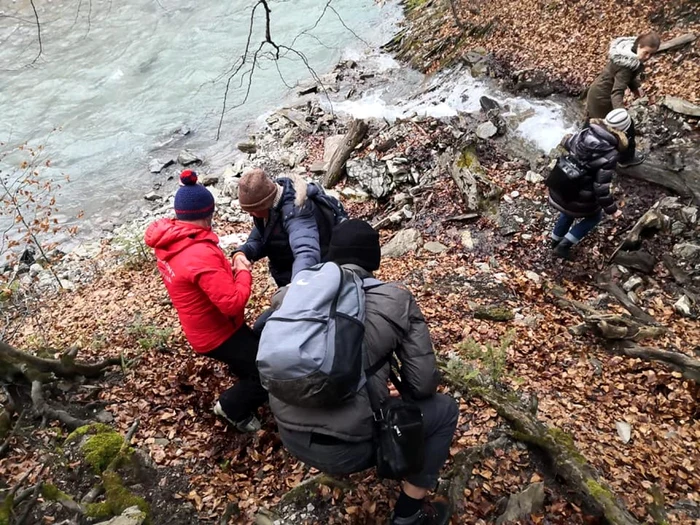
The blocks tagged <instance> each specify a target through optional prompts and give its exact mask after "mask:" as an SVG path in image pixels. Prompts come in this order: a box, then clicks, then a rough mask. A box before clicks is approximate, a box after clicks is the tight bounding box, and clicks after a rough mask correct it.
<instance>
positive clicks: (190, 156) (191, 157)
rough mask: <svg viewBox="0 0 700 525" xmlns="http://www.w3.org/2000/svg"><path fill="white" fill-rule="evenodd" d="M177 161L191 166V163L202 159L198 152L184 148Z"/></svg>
mask: <svg viewBox="0 0 700 525" xmlns="http://www.w3.org/2000/svg"><path fill="white" fill-rule="evenodd" d="M177 162H178V164H180V165H182V166H189V165H191V164H197V163H199V162H202V159H201V158H199V156H197V154H196V153H193V152H192V151H190V150H188V149H183V150H182V151H181V152H180V154H179V155H178V156H177Z"/></svg>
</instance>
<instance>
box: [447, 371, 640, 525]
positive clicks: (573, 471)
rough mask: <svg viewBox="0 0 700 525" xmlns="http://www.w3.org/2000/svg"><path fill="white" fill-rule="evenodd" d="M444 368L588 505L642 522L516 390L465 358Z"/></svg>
mask: <svg viewBox="0 0 700 525" xmlns="http://www.w3.org/2000/svg"><path fill="white" fill-rule="evenodd" d="M441 368H442V370H443V372H444V373H445V378H446V380H447V382H448V383H449V384H451V385H452V386H453V387H454V388H456V389H458V390H459V391H461V392H469V393H470V394H472V395H474V396H476V397H479V398H480V399H482V400H483V401H485V402H487V403H488V404H489V405H491V406H492V407H493V408H494V409H495V410H496V411H497V412H498V414H499V415H500V416H501V417H502V418H504V419H505V420H506V421H507V422H508V423H509V425H510V426H511V428H512V429H513V431H512V436H513V437H514V438H515V439H517V440H518V441H522V442H523V443H526V444H528V445H530V446H531V447H533V448H535V449H537V450H540V451H541V452H543V453H544V454H546V455H547V456H548V458H549V459H550V460H551V463H552V466H553V468H554V470H555V472H556V474H557V475H558V476H559V477H560V478H561V479H562V480H564V481H565V482H566V484H567V486H568V487H569V488H570V489H571V490H572V491H573V492H575V493H576V494H578V495H579V496H580V497H581V498H582V499H583V500H584V501H585V502H586V503H587V504H588V505H590V506H591V507H592V508H593V509H595V510H596V511H598V512H600V513H601V514H603V516H605V519H606V520H607V521H608V523H610V524H612V525H639V523H640V522H639V521H638V520H637V519H636V518H635V517H634V516H633V515H632V514H630V512H629V511H628V510H627V509H626V508H625V506H624V504H623V503H622V501H621V500H620V499H619V498H618V497H617V496H616V495H615V493H614V492H613V491H612V489H611V488H610V487H609V486H608V485H607V483H605V481H604V480H603V479H602V478H601V476H600V474H598V472H597V471H596V470H595V468H593V467H592V466H591V465H590V464H589V463H588V461H587V460H586V458H585V457H584V456H583V455H582V454H581V452H579V450H578V449H577V448H576V445H575V444H574V440H573V438H572V437H571V436H570V435H569V434H567V433H566V432H563V431H562V430H559V429H558V428H556V427H550V426H548V425H546V424H544V423H542V422H541V421H539V420H538V419H537V416H536V415H534V414H533V413H532V411H531V410H530V409H529V408H528V407H527V406H526V405H525V404H523V403H522V402H521V401H520V400H519V399H517V397H514V396H513V393H512V392H507V391H504V390H503V389H501V388H494V387H493V386H492V385H490V384H489V381H488V379H487V378H485V377H484V376H482V375H481V374H479V373H478V372H476V371H475V370H473V369H471V368H470V367H468V366H467V365H465V364H464V363H463V362H461V361H459V360H456V359H453V360H450V361H449V362H448V363H447V364H446V365H443V366H441Z"/></svg>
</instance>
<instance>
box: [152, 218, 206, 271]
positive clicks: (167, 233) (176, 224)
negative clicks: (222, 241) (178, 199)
mask: <svg viewBox="0 0 700 525" xmlns="http://www.w3.org/2000/svg"><path fill="white" fill-rule="evenodd" d="M144 241H145V242H146V245H147V246H149V247H151V248H153V249H154V250H155V252H156V257H157V258H158V259H162V260H165V261H167V260H168V259H170V258H171V257H173V256H174V255H177V254H178V253H180V252H181V251H182V250H184V249H185V248H188V247H189V246H192V245H193V244H197V243H200V242H211V243H213V244H215V245H216V244H219V238H218V237H217V236H216V234H215V233H214V232H213V231H211V229H207V228H202V227H201V226H198V225H196V224H192V223H189V222H184V221H178V220H177V219H159V220H157V221H155V222H154V223H152V224H151V225H150V226H149V227H148V228H147V229H146V233H145V235H144Z"/></svg>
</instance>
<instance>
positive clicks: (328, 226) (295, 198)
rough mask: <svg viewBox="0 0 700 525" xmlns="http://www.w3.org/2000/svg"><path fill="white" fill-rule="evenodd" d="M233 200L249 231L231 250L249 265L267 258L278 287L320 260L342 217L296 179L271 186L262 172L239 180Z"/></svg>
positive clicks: (284, 179) (316, 188)
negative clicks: (244, 215) (248, 219)
mask: <svg viewBox="0 0 700 525" xmlns="http://www.w3.org/2000/svg"><path fill="white" fill-rule="evenodd" d="M238 198H239V202H240V205H241V209H242V210H243V211H245V212H247V213H249V214H250V215H252V216H253V223H254V226H253V230H252V232H251V233H250V236H249V237H248V240H247V241H246V242H245V244H243V245H241V246H240V247H239V248H238V249H237V250H236V251H237V252H241V253H243V254H245V256H246V257H247V258H248V260H249V261H258V260H260V259H262V258H264V257H267V258H268V259H269V265H270V273H271V274H272V278H273V279H274V280H275V283H277V286H279V287H280V288H281V287H283V286H286V285H288V284H289V283H290V282H291V281H292V279H293V277H294V276H295V275H296V274H297V273H298V272H300V271H301V270H304V269H306V268H309V267H310V266H313V265H315V264H318V263H320V262H321V261H322V260H323V259H324V257H325V255H326V252H327V251H328V246H329V245H330V240H331V233H332V231H333V227H334V226H335V224H336V223H338V222H342V221H343V220H345V219H346V218H347V214H346V213H345V211H344V210H343V207H342V205H341V204H340V203H339V202H338V201H336V200H335V199H333V198H332V197H330V196H328V195H326V194H325V193H324V192H323V190H322V189H321V188H320V187H319V186H317V185H316V184H311V183H307V182H306V181H305V180H304V179H302V178H301V177H299V176H296V175H292V176H290V177H280V178H278V179H277V180H275V181H273V180H271V179H270V178H269V177H267V175H265V173H264V172H263V171H262V170H261V169H254V170H251V171H250V172H248V173H246V174H245V175H244V176H243V177H242V178H241V181H240V183H239V186H238ZM234 256H235V255H234Z"/></svg>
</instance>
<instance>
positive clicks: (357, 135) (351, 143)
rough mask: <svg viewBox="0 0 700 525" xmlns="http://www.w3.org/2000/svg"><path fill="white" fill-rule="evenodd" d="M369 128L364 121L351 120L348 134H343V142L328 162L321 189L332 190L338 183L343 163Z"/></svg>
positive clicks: (343, 170)
mask: <svg viewBox="0 0 700 525" xmlns="http://www.w3.org/2000/svg"><path fill="white" fill-rule="evenodd" d="M368 129H369V126H367V124H366V123H365V121H364V120H353V121H352V122H350V126H348V132H347V133H346V134H345V137H344V138H343V141H342V142H341V143H340V145H339V146H338V149H336V150H335V153H333V156H332V157H331V160H330V162H329V163H328V170H327V171H326V174H325V175H324V176H323V187H324V188H332V187H333V186H335V185H336V184H338V183H339V182H340V179H342V178H343V175H344V174H345V163H346V162H347V160H348V159H349V158H350V155H351V154H352V152H353V150H354V149H355V146H357V145H358V144H359V143H360V141H361V140H362V139H363V138H364V136H365V135H366V134H367V130H368Z"/></svg>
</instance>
